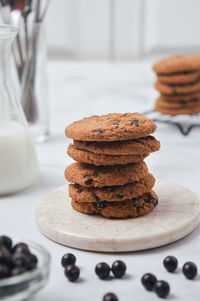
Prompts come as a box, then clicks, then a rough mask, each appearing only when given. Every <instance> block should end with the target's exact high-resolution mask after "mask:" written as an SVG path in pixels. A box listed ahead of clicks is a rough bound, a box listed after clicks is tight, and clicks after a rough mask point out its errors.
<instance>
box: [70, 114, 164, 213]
mask: <svg viewBox="0 0 200 301" xmlns="http://www.w3.org/2000/svg"><path fill="white" fill-rule="evenodd" d="M155 129H156V125H155V124H154V122H153V121H152V120H150V119H148V118H146V117H144V116H142V115H140V114H137V113H127V114H108V115H104V116H99V117H98V116H93V117H90V118H85V119H82V120H80V121H77V122H74V123H72V124H70V125H69V126H68V127H67V128H66V130H65V134H66V136H67V137H69V138H72V139H74V141H73V144H70V145H69V147H68V150H67V153H68V155H69V156H70V157H71V158H73V159H74V160H75V161H77V162H76V163H73V164H71V165H70V166H68V167H67V168H66V170H65V178H66V179H67V180H68V181H69V182H70V183H71V184H69V195H70V197H71V199H72V206H73V208H74V209H75V210H77V211H79V212H82V213H87V214H100V215H103V216H105V217H108V218H109V217H116V218H125V217H137V216H141V215H144V214H146V213H148V212H150V211H151V210H152V209H153V208H154V207H155V206H156V205H157V203H158V198H157V195H156V193H155V192H154V191H153V190H152V188H153V186H154V183H155V179H154V177H153V176H152V175H151V174H150V173H149V172H148V168H147V165H146V163H145V162H144V161H143V160H144V158H146V157H147V156H148V155H149V154H150V153H151V152H155V151H157V150H159V148H160V142H159V141H158V140H156V139H155V138H154V137H153V136H151V135H150V134H152V133H153V132H154V131H155Z"/></svg>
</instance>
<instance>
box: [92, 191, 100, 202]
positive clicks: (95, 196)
mask: <svg viewBox="0 0 200 301" xmlns="http://www.w3.org/2000/svg"><path fill="white" fill-rule="evenodd" d="M93 198H94V199H95V201H96V202H99V197H98V196H97V195H96V194H95V193H94V194H93Z"/></svg>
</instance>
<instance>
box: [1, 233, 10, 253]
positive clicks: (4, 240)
mask: <svg viewBox="0 0 200 301" xmlns="http://www.w3.org/2000/svg"><path fill="white" fill-rule="evenodd" d="M1 246H4V247H6V248H7V249H9V250H10V249H11V247H12V239H11V238H10V237H8V236H5V235H2V236H0V247H1Z"/></svg>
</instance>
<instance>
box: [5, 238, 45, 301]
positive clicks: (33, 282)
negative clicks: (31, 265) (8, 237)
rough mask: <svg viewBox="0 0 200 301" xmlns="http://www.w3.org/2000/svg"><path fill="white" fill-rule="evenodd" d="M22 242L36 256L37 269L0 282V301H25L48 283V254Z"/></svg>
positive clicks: (33, 244) (37, 245)
mask: <svg viewBox="0 0 200 301" xmlns="http://www.w3.org/2000/svg"><path fill="white" fill-rule="evenodd" d="M22 241H23V242H25V243H26V244H28V246H29V248H30V251H31V252H32V253H33V254H35V255H36V256H37V258H38V265H37V268H36V269H34V270H32V271H28V272H25V273H23V274H21V275H17V276H14V277H10V278H5V279H2V280H0V300H1V301H5V300H6V301H21V300H26V299H27V298H29V297H30V296H32V295H34V294H35V293H37V292H38V291H39V290H40V289H42V288H43V287H44V286H45V285H46V283H47V281H48V276H49V268H50V254H49V253H48V252H47V251H46V250H45V249H44V248H43V247H42V246H40V245H39V244H36V243H34V242H31V241H24V240H22ZM18 242H19V241H18Z"/></svg>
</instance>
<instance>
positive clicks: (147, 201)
mask: <svg viewBox="0 0 200 301" xmlns="http://www.w3.org/2000/svg"><path fill="white" fill-rule="evenodd" d="M153 201H154V199H152V198H149V199H146V200H145V203H153Z"/></svg>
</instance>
